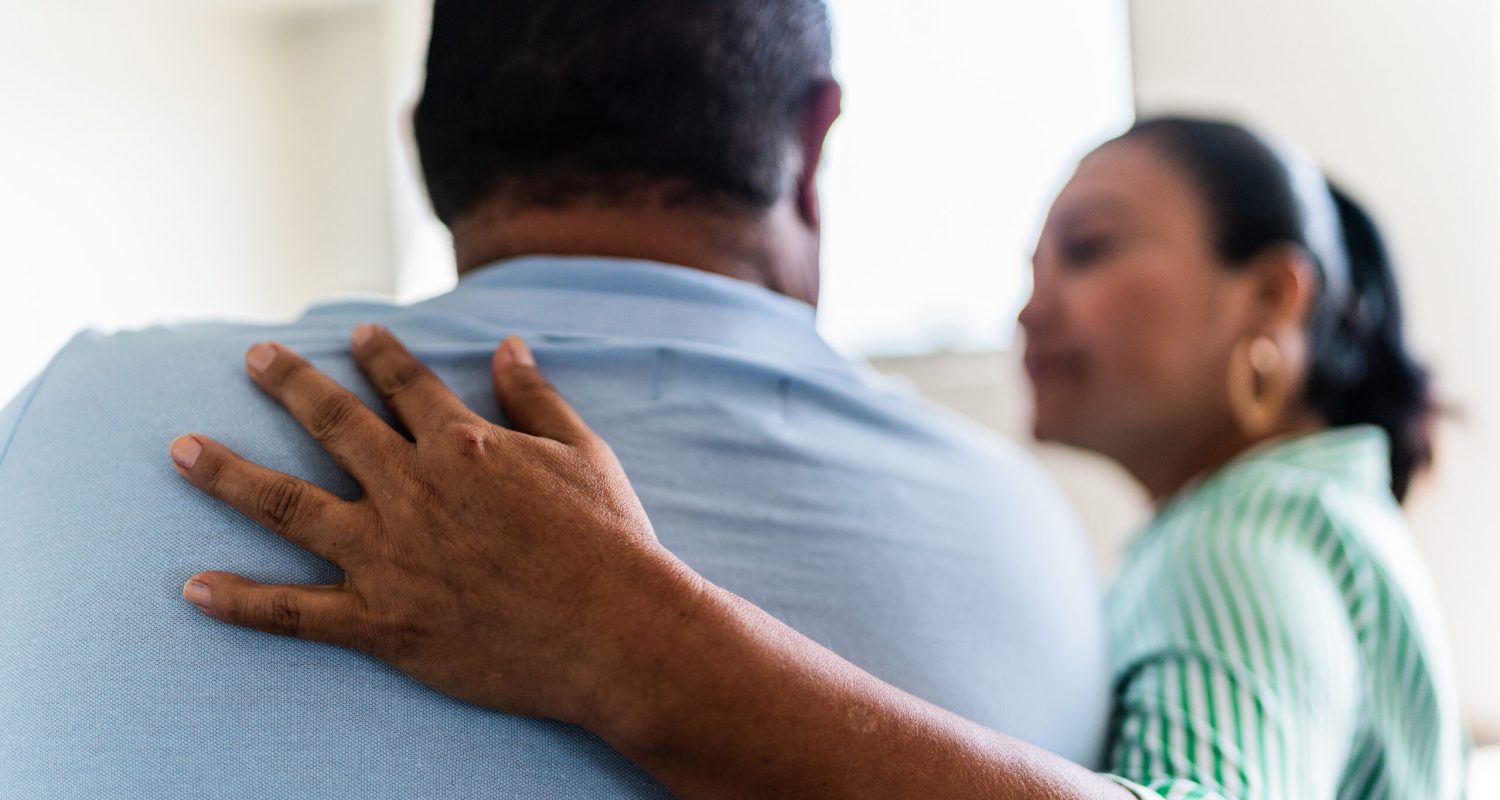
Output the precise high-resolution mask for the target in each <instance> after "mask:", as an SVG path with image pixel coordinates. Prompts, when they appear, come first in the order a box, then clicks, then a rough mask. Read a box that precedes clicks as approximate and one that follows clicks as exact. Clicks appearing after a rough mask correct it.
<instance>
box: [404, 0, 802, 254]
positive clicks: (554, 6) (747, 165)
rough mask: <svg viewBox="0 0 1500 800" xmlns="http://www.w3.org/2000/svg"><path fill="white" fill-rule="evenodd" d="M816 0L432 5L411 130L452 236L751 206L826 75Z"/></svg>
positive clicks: (784, 173)
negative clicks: (651, 210)
mask: <svg viewBox="0 0 1500 800" xmlns="http://www.w3.org/2000/svg"><path fill="white" fill-rule="evenodd" d="M830 38H831V37H830V33H829V23H828V16H827V11H826V8H825V6H824V2H823V0H437V3H436V7H435V11H434V19H433V30H432V42H431V49H430V51H429V53H428V60H427V82H426V88H425V91H424V94H423V97H422V100H421V103H420V104H419V105H418V107H417V112H416V134H417V145H418V149H419V151H420V154H421V159H422V168H423V171H424V173H425V176H426V180H427V187H428V192H429V194H430V196H431V198H432V203H433V206H434V208H435V210H436V211H437V214H438V216H439V217H440V218H441V219H442V220H443V221H444V222H446V223H448V224H449V225H450V226H451V225H453V224H454V222H455V221H457V220H459V219H462V218H463V217H464V216H465V215H467V214H469V213H471V212H473V211H475V210H476V209H478V208H479V207H480V206H482V205H483V204H485V203H487V202H490V201H491V200H494V199H496V198H503V199H504V200H505V201H507V202H509V203H512V204H515V205H520V206H541V207H564V206H568V205H572V204H576V203H578V202H581V201H590V202H605V203H616V202H618V203H630V202H633V201H635V200H638V199H639V198H640V196H641V192H642V191H643V190H651V191H653V192H654V194H653V198H654V199H655V200H657V201H665V202H668V203H674V204H677V203H680V204H684V205H709V206H714V207H719V208H723V209H726V210H730V211H750V212H756V211H762V210H765V209H768V208H770V207H771V206H773V205H774V204H775V203H776V202H777V201H778V200H779V199H781V198H782V197H784V196H786V195H787V194H788V193H789V192H791V191H792V190H793V188H794V185H795V182H796V179H797V177H798V175H799V171H800V169H801V167H802V165H801V163H799V162H800V161H801V156H800V155H799V153H800V149H799V147H798V144H799V134H800V131H799V127H800V125H801V120H802V116H803V112H804V109H805V107H806V105H807V103H808V102H809V99H810V97H811V96H812V95H813V94H814V92H815V91H816V90H817V88H818V87H819V86H820V85H822V84H825V83H826V82H827V81H828V80H829V79H830V65H829V62H830V59H831V44H830Z"/></svg>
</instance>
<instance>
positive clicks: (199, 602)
mask: <svg viewBox="0 0 1500 800" xmlns="http://www.w3.org/2000/svg"><path fill="white" fill-rule="evenodd" d="M182 596H183V598H184V599H186V600H187V601H188V602H189V603H192V604H193V605H195V606H198V607H199V608H208V607H209V605H210V604H211V603H213V599H214V595H213V591H212V590H210V589H209V588H208V584H206V583H203V582H201V581H188V582H187V585H186V586H184V587H182Z"/></svg>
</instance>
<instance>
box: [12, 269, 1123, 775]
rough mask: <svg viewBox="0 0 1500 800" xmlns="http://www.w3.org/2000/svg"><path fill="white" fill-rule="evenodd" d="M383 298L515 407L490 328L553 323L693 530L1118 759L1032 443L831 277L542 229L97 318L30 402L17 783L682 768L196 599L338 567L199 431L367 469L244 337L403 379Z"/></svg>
mask: <svg viewBox="0 0 1500 800" xmlns="http://www.w3.org/2000/svg"><path fill="white" fill-rule="evenodd" d="M367 321H373V322H379V323H381V324H384V325H386V326H389V327H390V328H391V329H392V330H393V331H395V332H396V334H397V335H399V336H401V337H402V338H403V339H405V341H406V342H407V343H408V345H409V346H410V347H411V348H412V350H413V351H414V352H415V353H416V354H417V355H418V356H419V357H420V358H422V359H423V360H425V361H426V362H427V363H428V364H430V365H432V367H433V368H434V369H435V370H436V371H437V372H438V374H439V375H440V376H441V377H442V378H443V379H444V380H445V381H446V382H447V383H448V385H449V386H451V387H452V388H453V389H454V390H455V391H456V392H457V393H458V394H459V395H460V396H461V397H462V398H463V399H464V401H466V402H467V403H468V404H469V405H470V406H471V407H472V408H474V409H475V410H476V411H478V412H479V413H481V414H483V415H485V416H486V417H488V418H490V419H498V411H497V408H496V402H495V399H494V397H493V395H492V394H491V390H490V379H489V363H490V356H491V353H492V352H493V350H494V347H495V345H496V343H497V342H499V341H500V340H501V339H502V338H503V337H505V336H507V335H510V334H521V335H523V336H525V337H526V338H527V340H528V341H529V342H530V344H531V345H532V347H533V349H534V350H535V352H536V355H537V359H538V362H539V364H540V366H541V367H542V369H543V370H544V371H545V372H546V373H547V375H548V376H549V377H551V378H552V380H553V381H554V382H555V383H556V384H557V386H558V387H559V388H560V389H561V390H562V392H563V393H564V394H565V395H566V396H567V397H568V399H569V400H571V401H572V402H573V403H574V405H575V406H576V407H577V408H578V410H579V412H580V413H581V414H582V415H583V417H584V418H585V419H586V420H587V421H588V422H589V423H590V424H591V425H592V426H593V427H594V429H595V430H597V431H598V432H599V434H601V435H602V436H603V437H604V438H605V439H606V440H607V441H608V442H609V443H610V444H611V445H613V447H614V449H615V450H616V452H617V453H618V454H619V457H620V460H621V462H622V463H623V464H624V466H625V468H626V471H627V472H628V473H629V475H630V477H631V480H632V481H633V483H634V485H635V487H636V489H637V491H638V492H639V494H640V497H641V500H642V502H643V503H644V504H645V507H646V509H647V511H648V512H649V513H650V515H651V518H652V520H653V521H654V523H655V526H656V530H657V532H658V535H659V536H660V538H661V541H662V542H663V544H665V545H666V546H667V547H668V548H669V549H671V550H672V551H673V552H674V553H676V554H677V555H678V556H679V557H681V558H682V559H683V560H684V561H685V562H686V563H687V564H689V565H691V566H692V567H693V568H694V569H696V570H698V571H699V572H700V573H701V574H703V575H704V576H705V577H707V578H708V579H709V580H711V581H713V582H714V583H717V584H718V585H720V586H723V587H725V588H727V589H729V590H731V591H734V592H736V593H738V594H740V595H742V596H744V597H745V598H747V599H748V600H750V601H751V602H753V603H755V604H756V605H759V606H760V607H762V608H764V609H766V610H767V611H769V612H770V613H771V614H774V615H775V616H776V617H778V618H780V619H781V620H783V621H785V622H786V623H788V624H790V625H791V626H793V627H795V628H796V629H798V630H800V631H802V632H803V633H805V634H807V635H808V636H810V637H811V638H812V639H814V640H816V641H818V642H820V643H822V644H823V645H826V646H827V647H829V648H831V649H832V650H833V651H835V652H837V653H839V654H840V655H842V656H844V657H845V658H848V659H849V660H851V661H853V662H854V663H855V664H857V665H859V666H861V667H863V668H864V669H866V670H868V671H870V672H871V673H873V674H875V675H876V676H878V677H880V678H882V679H884V680H886V681H888V682H890V683H892V684H895V685H896V686H898V687H901V688H903V689H906V690H907V691H909V692H912V693H913V694H916V695H918V696H920V697H923V698H926V699H927V700H930V701H932V702H934V703H936V704H938V705H940V706H943V707H946V708H948V709H951V710H952V711H955V712H957V713H959V714H961V715H963V716H965V717H968V718H970V719H974V720H977V721H978V722H981V723H983V724H985V725H989V726H992V727H995V728H998V729H1000V730H1002V731H1005V732H1008V733H1011V734H1013V735H1016V736H1019V737H1021V738H1023V739H1027V740H1029V741H1031V742H1034V743H1036V744H1038V745H1041V746H1043V747H1045V748H1048V749H1050V750H1053V751H1055V752H1057V753H1060V754H1062V755H1064V756H1068V757H1071V758H1074V759H1077V760H1081V761H1083V762H1084V763H1086V764H1090V765H1096V762H1097V758H1098V756H1099V755H1100V747H1101V746H1102V743H1103V734H1104V729H1105V725H1106V722H1107V719H1108V703H1109V686H1108V671H1107V662H1106V659H1105V653H1104V641H1105V637H1104V635H1103V632H1102V627H1101V619H1100V617H1101V615H1100V607H1099V606H1100V603H1099V600H1098V595H1097V586H1096V582H1095V577H1094V573H1093V571H1092V567H1091V563H1090V558H1089V555H1088V552H1087V548H1086V547H1085V545H1084V542H1083V539H1082V537H1081V535H1080V531H1079V529H1078V527H1077V525H1076V523H1075V521H1074V518H1073V517H1072V516H1071V515H1070V514H1069V513H1068V511H1067V510H1066V509H1065V507H1064V504H1063V501H1062V499H1061V497H1060V495H1059V493H1058V492H1057V491H1056V489H1055V488H1054V487H1053V485H1052V484H1050V483H1049V482H1048V481H1047V480H1046V479H1045V478H1044V477H1043V475H1042V473H1041V471H1040V470H1039V469H1038V468H1037V466H1036V465H1035V464H1034V463H1033V462H1032V461H1031V460H1030V459H1029V458H1028V457H1026V456H1025V455H1024V454H1023V453H1022V452H1021V451H1020V450H1019V449H1018V448H1016V447H1015V446H1013V445H1011V444H1009V443H1006V442H1003V441H1000V440H998V439H996V438H995V437H993V436H992V435H990V434H988V433H986V432H984V431H982V430H980V429H979V428H978V427H976V426H973V425H970V424H968V423H966V422H964V421H961V420H960V419H958V418H956V417H955V416H952V415H949V414H948V413H946V412H943V411H940V410H938V409H937V408H935V407H934V406H932V405H930V404H928V403H926V402H924V401H922V400H920V399H918V398H916V397H913V396H911V395H910V394H908V393H905V392H901V391H896V390H893V389H892V388H891V387H890V386H889V385H887V384H885V383H884V382H882V381H880V380H879V379H878V378H873V377H871V376H870V375H869V373H868V372H867V371H865V370H862V369H860V368H858V367H856V366H853V365H851V364H849V363H847V362H845V361H844V360H842V359H840V358H839V357H838V356H836V355H835V354H834V353H833V352H832V351H831V350H830V349H829V348H828V347H827V345H826V344H824V342H823V341H822V340H821V339H820V338H819V337H818V335H817V334H816V332H815V331H814V325H813V310H812V308H810V307H809V306H807V305H805V304H803V303H799V302H797V301H794V300H791V299H788V298H786V297H783V296H781V295H777V294H773V293H771V292H768V291H765V290H763V289H760V288H758V287H755V286H752V285H750V284H747V283H742V282H739V281H735V280H731V279H728V278H722V277H718V276H714V275H709V274H705V273H700V272H695V271H691V270H687V269H684V268H680V267H671V266H665V265H659V264H651V263H644V262H634V261H620V260H606V259H562V258H529V259H521V260H517V261H513V262H506V263H502V264H498V265H495V266H492V267H489V268H486V269H483V270H480V271H477V272H475V273H472V274H470V275H469V276H467V277H466V278H465V279H464V280H462V281H461V282H460V284H459V286H458V288H457V289H456V290H455V291H454V292H452V293H450V294H448V295H445V296H442V297H439V298H436V299H434V300H430V301H428V302H425V303H419V304H416V305H412V306H406V307H402V306H395V305H385V304H378V303H340V304H333V305H325V306H320V307H315V308H313V309H312V310H311V311H309V312H308V313H307V314H306V315H305V316H304V317H303V318H302V319H300V320H298V321H296V322H294V323H292V324H289V325H283V326H272V327H257V326H246V325H194V326H186V327H173V328H153V329H150V330H145V331H141V332H136V333H122V334H117V335H113V336H99V335H92V334H84V335H81V336H79V337H78V338H76V339H74V340H73V341H72V343H70V344H69V345H68V346H67V348H66V349H64V350H63V352H62V353H61V354H60V355H59V356H58V357H57V358H56V359H55V360H54V361H53V363H52V364H51V365H50V366H49V367H48V368H47V370H46V371H45V372H44V373H43V374H42V375H41V376H40V377H38V379H37V380H36V381H35V382H33V384H32V385H31V386H30V387H28V389H27V390H25V391H24V392H23V393H22V394H21V395H20V396H19V397H18V398H16V399H15V400H14V401H13V402H12V403H11V405H10V406H9V407H8V408H7V409H6V410H5V411H4V413H3V414H0V797H6V798H10V797H17V798H20V797H26V798H89V800H95V798H97V797H121V798H125V797H129V798H135V797H141V798H145V797H150V798H193V800H205V799H206V798H236V799H237V800H238V799H240V798H302V797H308V798H311V797H316V798H335V799H336V800H337V799H341V798H349V799H351V800H352V799H353V798H359V799H360V800H367V799H378V798H391V799H392V800H395V799H396V798H400V799H401V800H410V799H411V798H434V799H436V798H444V799H445V800H446V799H447V798H655V797H666V796H667V793H666V791H665V790H664V789H662V788H661V787H659V786H658V785H657V784H656V783H654V782H653V781H652V780H651V779H650V778H649V777H647V776H646V775H645V774H643V773H641V772H640V771H639V770H637V769H636V768H635V767H634V766H633V765H631V764H630V763H629V762H628V761H626V760H625V759H624V758H623V757H621V756H619V755H618V754H616V753H614V752H613V751H612V750H610V749H609V748H608V747H606V746H604V745H603V744H602V743H601V742H600V741H599V740H598V739H596V738H595V737H593V736H592V735H590V734H588V733H586V732H584V731H582V730H580V729H577V728H573V727H570V726H567V725H563V724H560V723H555V722H550V721H543V720H531V719H521V718H516V717H511V716H506V715H503V714H497V713H494V712H491V711H486V710H483V709H479V708H475V707H472V706H467V705H463V704H461V703H458V702H456V701H453V700H450V699H448V698H446V697H443V696H441V695H438V694H437V693H435V692H433V691H431V690H429V689H427V688H425V687H423V686H421V685H419V684H417V683H415V682H413V681H411V680H409V679H407V678H406V677H404V676H402V675H401V674H399V673H397V672H396V671H394V670H393V669H391V668H389V667H386V666H385V665H383V664H380V663H378V662H376V661H374V660H371V659H369V658H367V657H365V656H363V655H360V654H358V653H355V652H350V651H345V650H339V649H336V648H332V647H327V646H322V645H317V644H310V643H306V642H299V641H292V640H286V639H278V638H274V637H270V636H265V635H261V634H257V633H253V632H250V631H246V630H240V629H236V628H232V627H229V626H226V625H222V624H219V623H217V622H214V621H213V620H210V619H208V618H207V617H205V616H204V615H202V614H200V613H198V612H197V611H195V610H193V609H192V608H191V607H190V606H189V605H188V604H186V603H185V602H183V601H182V600H181V598H180V595H179V591H180V589H181V585H182V582H183V581H184V580H185V579H186V578H187V577H188V576H189V575H191V574H193V573H194V572H195V571H199V570H203V569H225V570H230V571H235V572H240V573H243V574H246V575H249V576H251V577H253V578H256V579H259V580H263V581H277V582H314V583H316V582H330V581H336V580H337V579H338V574H339V573H338V571H337V570H336V569H335V568H334V567H332V566H331V565H329V564H327V563H326V562H323V561H321V560H320V559H318V558H316V557H315V556H312V555H310V554H308V553H306V552H303V551H301V550H299V549H297V548H296V547H294V546H292V545H290V544H288V543H286V542H284V541H282V540H280V539H278V538H277V537H276V536H274V535H272V534H270V533H267V532H266V531H264V530H262V529H260V528H258V527H257V526H256V525H254V524H253V523H251V522H249V521H247V520H246V519H244V518H242V517H240V516H239V515H238V514H236V513H235V512H233V511H232V510H230V509H228V508H226V507H224V506H222V505H220V504H218V503H217V502H215V501H212V500H210V499H208V498H206V497H205V496H203V495H201V494H199V493H198V492H197V491H196V490H194V489H192V488H191V487H190V486H188V484H187V483H186V482H184V481H182V480H181V479H180V478H179V477H178V476H177V475H176V474H175V473H174V471H173V469H172V466H171V463H170V461H169V460H168V458H167V444H168V442H170V441H171V440H172V438H173V437H175V436H177V435H178V434H181V433H185V432H191V431H197V432H202V433H204V434H207V435H210V436H213V437H216V438H218V439H219V440H221V441H223V442H225V443H226V444H228V445H229V446H231V447H234V448H236V449H237V450H239V452H240V453H242V454H243V455H245V456H246V457H248V458H251V459H254V460H256V461H258V462H261V463H263V464H266V465H269V466H272V467H275V468H277V469H281V470H285V471H288V472H291V473H294V474H297V475H300V476H303V477H305V478H307V479H309V480H312V481H314V482H317V483H319V484H321V485H323V486H326V487H329V488H330V489H332V490H334V491H336V492H338V493H340V494H342V495H343V496H345V497H354V496H357V495H358V489H357V487H356V486H355V485H354V483H353V482H352V481H351V480H350V479H349V478H348V477H347V476H346V475H344V474H343V473H341V472H340V471H339V470H338V469H337V468H336V467H335V466H334V464H333V462H332V461H331V460H330V459H329V458H328V457H327V456H326V455H325V454H324V453H323V452H322V451H321V450H320V449H319V448H318V447H317V446H316V445H315V444H314V443H313V442H312V440H311V439H310V438H309V437H308V436H307V435H306V434H305V433H304V432H302V431H301V429H299V428H298V427H297V425H296V423H295V422H294V421H293V420H292V419H291V418H290V417H289V416H288V415H287V414H286V413H285V412H284V411H283V410H282V409H280V408H279V407H278V406H277V405H276V404H275V403H273V402H272V401H271V400H269V399H268V398H266V397H265V396H263V395H262V394H261V393H260V392H259V391H258V390H257V389H256V388H255V387H254V386H253V385H252V384H251V383H250V381H249V380H248V378H247V377H246V376H245V373H244V368H243V366H242V365H243V354H244V351H245V350H246V349H247V348H248V347H249V346H250V345H251V344H253V343H255V342H257V341H262V340H268V339H269V340H276V341H279V342H282V343H284V344H286V345H288V346H290V347H292V348H294V349H296V350H297V351H298V352H300V353H302V354H303V355H305V356H307V357H309V358H310V359H311V360H312V361H313V363H315V364H316V365H318V366H319V367H320V368H322V369H323V370H325V371H327V372H328V373H329V374H331V375H332V376H334V378H335V379H337V380H339V381H340V382H342V383H344V384H345V385H346V386H349V387H350V388H352V389H354V390H355V391H356V392H358V393H359V394H360V395H361V396H362V397H364V398H365V399H366V401H367V402H370V403H372V404H373V403H375V400H374V397H373V395H372V394H371V393H370V392H369V390H368V389H367V387H366V386H365V384H364V382H363V381H362V379H361V378H360V377H359V375H358V372H357V370H356V368H355V366H354V364H353V362H352V361H351V360H350V359H349V357H348V355H347V347H348V344H347V343H348V338H349V334H350V331H351V330H352V328H353V327H354V326H355V325H356V324H358V323H360V322H367ZM828 746H829V747H838V746H839V743H838V742H829V743H828Z"/></svg>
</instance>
